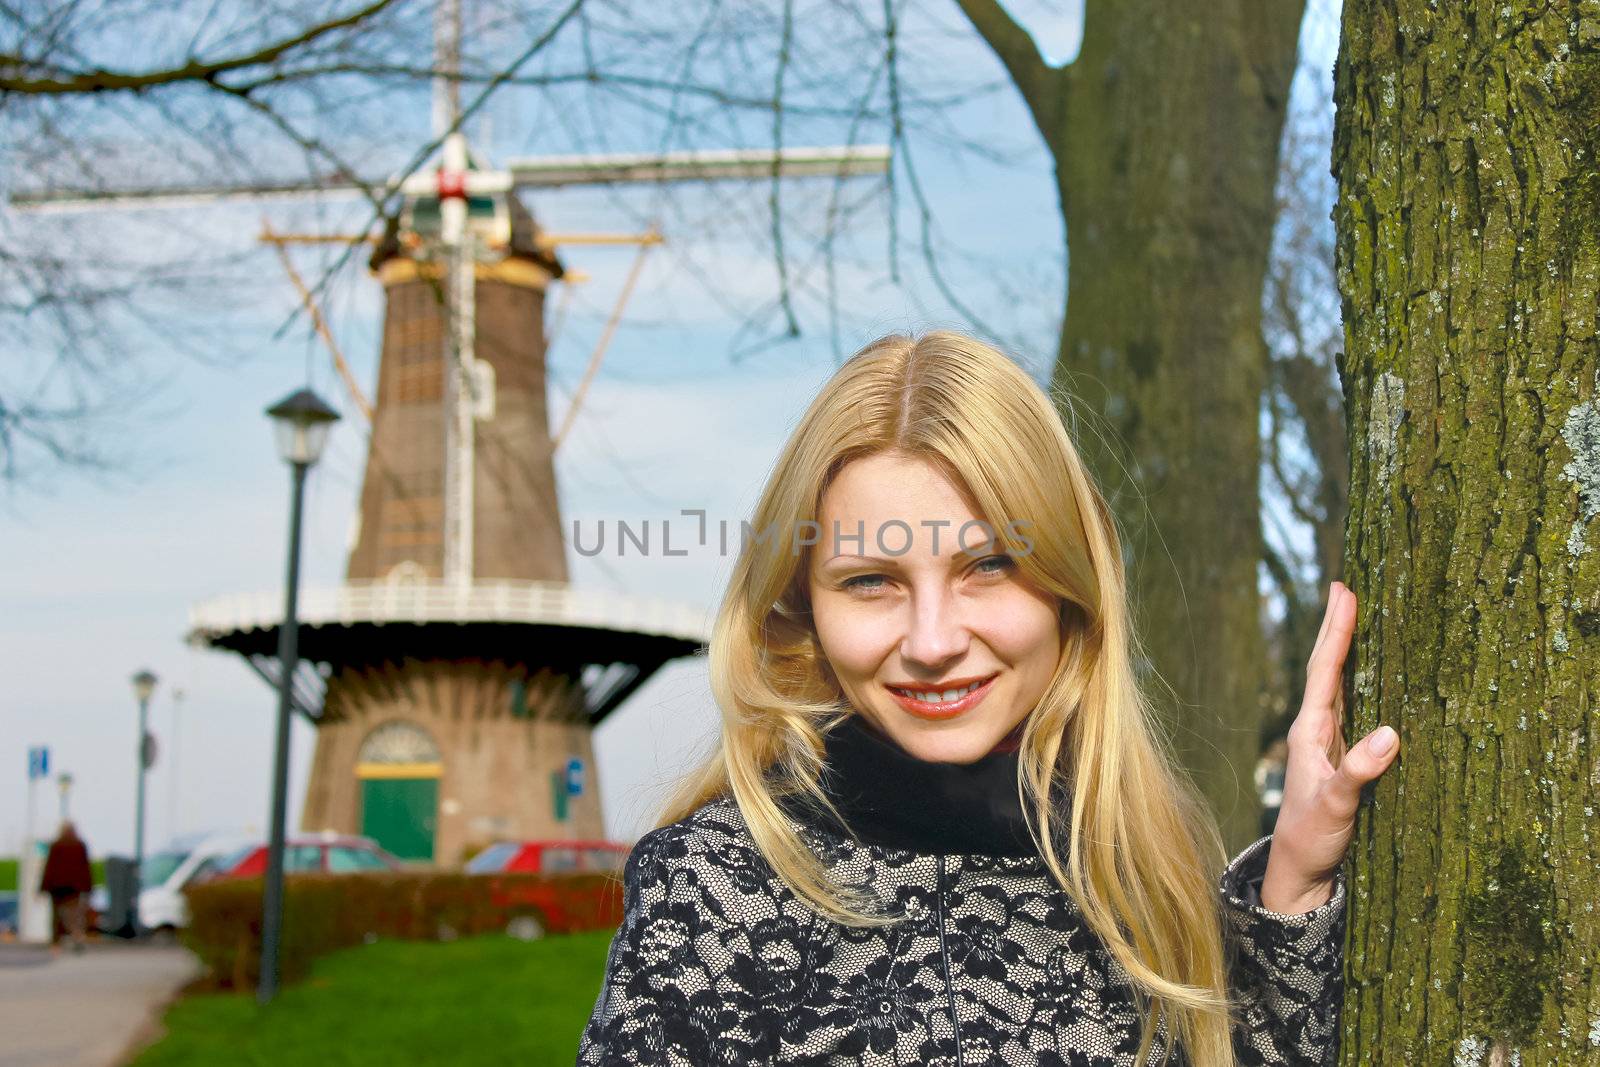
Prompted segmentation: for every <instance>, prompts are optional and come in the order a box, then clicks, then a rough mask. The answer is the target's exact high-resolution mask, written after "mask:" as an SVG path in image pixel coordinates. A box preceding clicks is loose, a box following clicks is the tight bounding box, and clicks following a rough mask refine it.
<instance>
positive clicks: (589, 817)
mask: <svg viewBox="0 0 1600 1067" xmlns="http://www.w3.org/2000/svg"><path fill="white" fill-rule="evenodd" d="M464 199H466V201H467V202H466V205H465V207H466V212H465V215H466V218H465V226H464V232H463V233H462V234H461V235H459V236H460V243H461V244H463V245H464V246H465V247H466V249H467V250H468V254H467V256H466V257H464V258H466V259H467V266H468V270H467V271H464V272H462V274H463V276H464V277H463V278H462V281H464V282H465V283H466V284H468V285H470V292H469V293H467V294H465V300H464V301H463V302H462V303H463V305H464V306H465V307H468V308H470V309H471V310H470V312H468V313H467V314H468V315H470V318H469V317H467V315H463V316H461V318H460V319H457V318H456V317H455V316H454V315H453V314H452V304H451V301H450V300H449V296H450V288H451V286H452V285H454V284H460V283H459V282H458V281H457V279H454V278H452V277H451V271H450V269H449V266H450V259H451V255H452V252H453V249H452V248H451V247H449V245H450V244H451V242H447V241H446V240H444V239H443V238H442V236H441V230H442V226H441V219H442V218H443V217H444V215H445V212H444V211H443V210H441V208H442V207H443V206H444V205H443V204H442V203H441V198H439V197H436V196H417V197H414V198H412V199H411V200H410V201H409V202H408V204H407V206H406V209H405V211H404V212H403V214H402V216H401V219H402V222H401V225H400V226H399V227H398V229H397V231H396V232H395V233H394V234H393V235H391V237H390V238H389V239H387V240H385V241H383V242H381V243H380V244H379V247H378V250H377V252H376V253H375V254H374V255H373V257H372V260H371V266H372V269H373V273H374V275H375V276H376V278H377V280H378V281H379V283H380V284H382V286H383V288H384V295H385V309H384V327H383V342H382V343H383V347H382V350H381V354H380V358H379V369H378V386H377V394H376V403H375V405H374V408H373V417H372V436H371V444H370V450H369V454H368V459H367V467H366V473H365V477H364V479H363V483H362V489H361V496H360V511H359V517H358V531H357V535H356V538H355V543H354V545H353V547H352V549H351V552H350V556H349V560H348V564H347V569H346V582H345V584H344V585H343V586H342V587H341V588H339V589H337V590H323V591H319V590H307V591H305V592H304V593H302V600H303V603H304V607H303V608H302V609H301V616H302V632H301V636H300V647H301V656H302V660H303V661H304V662H305V663H307V664H310V665H311V667H309V668H304V667H303V668H302V671H301V673H300V675H299V676H298V677H297V678H296V679H295V682H296V688H297V692H298V693H299V694H300V696H299V699H298V700H297V703H299V705H300V707H301V710H302V711H303V712H304V713H305V714H306V715H307V716H308V717H310V718H311V719H312V721H314V722H315V723H316V725H317V744H316V754H315V756H314V759H313V764H312V768H311V775H310V781H309V785H308V790H307V795H306V799H305V805H304V808H303V814H302V818H301V824H302V828H304V829H307V830H323V829H329V830H335V831H339V832H344V833H362V834H366V835H368V836H371V837H374V838H375V839H377V840H378V842H379V843H380V844H382V845H384V846H385V847H386V848H388V849H389V850H390V851H392V852H394V853H395V854H396V855H399V856H401V857H403V858H408V859H416V860H432V861H435V862H440V863H445V864H452V863H454V862H456V861H457V860H459V859H460V857H461V856H462V855H463V854H464V853H465V852H467V851H468V850H472V849H475V848H478V847H482V846H484V845H486V844H488V843H490V842H492V841H495V840H502V839H507V838H557V839H563V838H564V839H594V838H601V837H604V818H603V812H602V809H601V804H600V798H599V795H598V791H597V790H596V789H594V788H593V785H592V783H590V784H587V785H585V786H583V787H582V788H581V790H580V791H579V792H577V794H576V795H571V786H570V785H569V783H571V782H572V780H573V779H574V777H575V776H579V777H581V776H582V775H584V774H590V773H591V772H590V771H589V768H592V767H593V764H594V760H593V750H592V744H591V737H592V731H593V728H594V726H595V725H597V724H598V723H599V722H600V721H602V720H603V719H604V717H605V716H606V715H607V714H609V713H610V711H611V710H612V709H614V708H615V707H616V706H617V704H619V703H620V702H621V700H622V699H624V698H625V697H626V696H627V695H629V694H630V693H631V692H632V691H633V690H634V689H636V688H637V686H638V685H639V684H641V683H642V682H643V681H644V680H646V679H647V678H648V677H649V676H650V675H651V674H653V673H654V672H655V671H656V670H657V669H659V667H661V666H662V665H663V664H665V663H666V662H667V661H669V660H670V659H673V658H676V657H679V656H683V655H687V654H690V653H692V652H693V651H694V650H695V649H696V648H697V647H698V646H699V645H700V644H701V643H702V641H703V640H704V637H705V633H704V613H703V612H700V613H696V612H695V611H693V610H690V609H686V608H675V607H673V606H671V605H664V604H659V603H652V602H643V601H639V600H636V599H632V598H622V597H616V596H609V595H597V594H592V593H591V594H587V595H584V594H580V593H578V592H576V591H574V590H573V589H572V588H571V587H570V586H569V584H568V574H567V566H566V556H565V547H564V543H563V541H562V537H561V510H560V504H559V500H558V496H557V486H556V478H555V469H554V465H553V462H552V453H553V445H552V441H551V438H550V420H549V413H548V408H547V393H546V380H545V336H544V305H545V297H546V292H547V288H548V286H549V285H550V283H551V282H552V281H554V280H556V279H559V278H560V277H561V276H562V274H563V268H562V265H561V263H560V261H559V260H558V259H557V258H556V257H555V256H554V254H553V253H552V252H551V251H550V250H549V249H548V248H547V247H546V246H545V245H544V244H543V243H542V242H541V235H540V232H539V230H538V227H537V226H536V225H535V223H534V221H533V219H532V217H531V216H530V215H529V214H528V212H527V211H526V210H525V209H524V208H523V207H522V205H521V204H520V202H519V201H518V200H517V199H516V197H515V195H514V194H512V193H509V192H508V193H505V194H502V195H499V196H493V197H481V198H480V197H470V198H464ZM458 321H459V322H464V323H468V324H470V327H471V337H470V338H467V339H465V340H466V341H467V343H466V344H464V345H462V346H459V347H457V346H455V345H452V344H451V343H450V342H451V337H452V333H453V332H454V331H455V329H456V325H457V322H458ZM463 353H465V354H463ZM463 366H465V367H469V368H471V369H470V370H467V371H461V368H462V367H463ZM453 380H454V381H455V382H459V383H461V384H460V385H459V386H458V387H457V388H455V389H452V387H451V386H452V383H453ZM458 407H459V408H465V409H466V412H465V413H466V415H467V418H466V419H464V420H459V421H458V418H457V415H458V411H457V410H456V409H457V408H458ZM463 424H464V425H465V427H466V432H468V433H470V434H471V440H470V442H466V444H467V446H468V447H467V449H466V452H467V455H468V457H469V458H468V459H466V460H460V459H457V461H456V462H455V463H452V462H451V460H452V454H453V450H454V452H456V453H457V454H459V452H460V451H461V445H462V444H463V442H462V441H461V440H459V439H458V438H457V437H456V436H455V433H453V431H456V430H457V429H458V428H459V427H460V426H462V425H463ZM457 471H460V472H462V476H463V477H466V478H470V479H471V481H470V485H468V486H459V485H452V475H454V474H455V472H457ZM453 501H459V502H462V503H464V505H465V506H467V507H470V509H471V512H470V514H469V515H467V516H466V517H465V519H466V521H459V519H458V520H457V521H455V522H452V517H451V515H450V511H451V507H450V505H451V503H452V502H453ZM452 535H454V536H456V537H466V538H470V546H468V545H455V546H453V545H452V543H451V542H452ZM280 617H281V616H280V611H279V609H278V608H276V607H275V606H273V605H272V604H271V603H270V602H269V601H268V599H267V598H247V599H243V600H241V599H231V598H230V599H224V600H221V601H217V602H213V603H211V604H208V605H202V606H200V607H199V608H197V609H196V610H195V612H194V616H193V619H192V622H193V630H192V632H191V640H192V641H194V642H196V643H199V644H203V645H208V646H210V647H214V648H219V649H226V650H229V651H233V652H237V653H240V654H243V655H245V656H246V657H247V658H248V659H249V660H250V661H251V663H252V665H253V666H255V667H256V668H257V670H258V671H259V672H260V673H261V674H262V675H263V676H264V677H266V678H268V679H269V680H271V681H273V682H274V683H275V682H276V679H277V675H276V662H275V661H274V660H273V659H272V658H271V657H272V650H273V649H274V648H275V647H276V640H277V638H276V630H277V623H278V620H279V618H280ZM319 690H320V692H319Z"/></svg>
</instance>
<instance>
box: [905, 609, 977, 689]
mask: <svg viewBox="0 0 1600 1067" xmlns="http://www.w3.org/2000/svg"><path fill="white" fill-rule="evenodd" d="M910 604H911V618H910V621H909V623H908V625H907V628H906V634H905V637H904V638H903V639H902V640H901V642H900V656H901V658H902V659H904V660H905V661H906V662H908V663H915V664H918V665H919V666H923V667H927V668H928V669H929V670H930V671H937V670H938V669H939V668H941V667H943V666H945V665H946V664H948V663H949V662H950V661H951V660H954V659H959V658H960V657H961V655H962V654H963V653H965V652H966V650H967V642H968V640H969V635H968V633H967V628H966V625H965V624H964V623H963V622H962V620H961V618H960V612H959V611H958V610H957V606H956V604H955V603H954V599H953V598H952V597H951V596H950V595H949V594H948V593H947V592H945V591H943V590H940V591H936V592H922V591H918V592H917V593H916V594H915V595H913V596H912V598H911V601H910Z"/></svg>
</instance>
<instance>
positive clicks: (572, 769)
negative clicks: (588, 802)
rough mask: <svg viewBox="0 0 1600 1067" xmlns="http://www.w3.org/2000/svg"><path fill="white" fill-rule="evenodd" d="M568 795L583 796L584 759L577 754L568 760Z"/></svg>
mask: <svg viewBox="0 0 1600 1067" xmlns="http://www.w3.org/2000/svg"><path fill="white" fill-rule="evenodd" d="M567 796H569V797H581V796H583V760H581V759H579V758H578V757H577V756H573V757H572V758H571V759H569V760H567Z"/></svg>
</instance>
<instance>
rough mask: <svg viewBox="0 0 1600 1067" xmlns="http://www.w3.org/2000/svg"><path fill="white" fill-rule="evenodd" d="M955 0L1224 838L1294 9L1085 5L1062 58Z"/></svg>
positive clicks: (1154, 650) (1231, 794)
mask: <svg viewBox="0 0 1600 1067" xmlns="http://www.w3.org/2000/svg"><path fill="white" fill-rule="evenodd" d="M962 8H963V10H965V11H966V13H967V15H968V17H969V18H970V19H971V20H972V22H973V24H974V25H975V26H977V28H978V30H979V32H980V33H982V34H983V36H984V37H985V39H987V40H988V42H989V43H990V45H991V46H992V47H994V49H995V51H996V53H997V54H998V55H999V56H1000V58H1001V60H1002V61H1003V62H1004V63H1005V64H1006V66H1007V68H1008V70H1009V71H1010V73H1011V75H1012V78H1013V80H1015V81H1016V83H1017V85H1018V87H1019V89H1021V90H1022V93H1023V97H1024V99H1025V100H1027V102H1028V104H1029V106H1030V108H1031V109H1032V112H1033V115H1034V119H1035V121H1036V122H1037V124H1038V126H1039V130H1040V133H1041V134H1042V135H1043V137H1044V139H1045V142H1046V143H1047V144H1048V146H1049V148H1050V151H1051V154H1052V155H1053V157H1054V158H1055V161H1056V177H1057V181H1058V183H1059V187H1060V193H1061V205H1062V210H1063V212H1064V213H1065V217H1066V220H1067V230H1068V246H1069V256H1068V269H1067V303H1066V317H1065V321H1064V323H1063V327H1062V334H1061V349H1060V353H1059V356H1058V361H1057V365H1056V370H1055V374H1054V380H1053V382H1052V385H1053V387H1054V388H1056V389H1058V390H1064V391H1065V392H1066V393H1067V394H1068V395H1069V396H1070V397H1071V401H1070V405H1068V404H1066V403H1064V404H1063V414H1064V415H1065V416H1066V417H1067V420H1068V425H1069V426H1071V427H1072V428H1073V431H1074V439H1075V440H1076V441H1078V442H1079V443H1080V445H1081V446H1082V448H1083V450H1084V452H1085V458H1086V460H1087V461H1088V462H1089V464H1090V465H1091V467H1092V469H1093V470H1094V472H1095V476H1096V478H1097V479H1098V480H1099V481H1100V483H1101V485H1102V486H1103V487H1104V488H1105V490H1106V493H1107V495H1108V498H1109V499H1110V501H1111V503H1112V506H1113V508H1114V509H1115V511H1116V514H1117V517H1118V520H1119V522H1120V524H1121V527H1122V529H1123V531H1124V533H1125V534H1126V535H1127V539H1128V553H1129V555H1130V557H1131V558H1130V582H1131V584H1132V586H1133V594H1134V604H1135V606H1136V610H1137V622H1138V625H1139V628H1140V632H1141V634H1142V635H1143V637H1144V640H1145V644H1146V646H1147V650H1148V652H1149V655H1150V659H1151V661H1152V662H1151V666H1152V667H1153V668H1154V670H1155V672H1156V673H1157V674H1158V675H1159V681H1158V680H1157V679H1155V678H1152V679H1151V681H1152V682H1155V683H1156V685H1157V695H1158V697H1167V699H1164V700H1161V701H1160V703H1161V705H1162V707H1163V710H1165V711H1167V712H1168V713H1169V714H1170V716H1171V718H1170V725H1171V734H1172V738H1173V742H1174V745H1175V748H1176V750H1177V752H1178V754H1179V756H1180V758H1181V759H1182V760H1183V762H1184V763H1185V765H1186V766H1187V768H1188V769H1189V771H1190V773H1191V774H1193V776H1194V777H1195V779H1196V781H1197V782H1198V783H1199V785H1200V787H1201V789H1202V790H1203V791H1204V792H1205V794H1206V795H1207V797H1208V798H1209V800H1210V801H1211V803H1212V806H1213V810H1214V811H1215V813H1216V815H1217V818H1218V821H1219V822H1220V823H1221V825H1222V829H1223V835H1224V838H1225V840H1226V841H1227V843H1228V844H1229V845H1230V847H1232V848H1239V847H1242V846H1243V845H1245V844H1248V843H1249V842H1250V841H1252V840H1254V839H1255V838H1256V836H1257V835H1258V812H1259V811H1260V806H1259V804H1258V802H1257V798H1256V792H1255V787H1254V784H1253V771H1254V765H1255V759H1256V755H1257V749H1258V743H1259V728H1260V725H1261V722H1262V719H1263V712H1264V701H1265V696H1266V694H1265V692H1264V688H1265V685H1264V683H1265V678H1266V675H1267V671H1266V667H1265V663H1264V657H1265V655H1266V650H1265V646H1264V643H1263V640H1262V634H1261V597H1260V595H1259V593H1258V591H1257V582H1258V578H1257V567H1258V565H1259V563H1260V561H1261V558H1262V536H1261V526H1260V516H1259V495H1260V488H1259V487H1260V471H1259V468H1260V464H1261V449H1260V443H1259V432H1260V431H1259V419H1260V405H1261V396H1262V388H1263V386H1264V384H1265V381H1266V361H1267V353H1266V347H1265V344H1264V343H1263V341H1262V335H1261V301H1262V289H1263V285H1264V282H1265V278H1266V268H1267V257H1268V250H1269V246H1270V241H1271V235H1272V226H1273V217H1274V203H1275V202H1274V184H1275V181H1276V177H1277V169H1278V147H1279V138H1280V136H1281V134H1282V132H1283V122H1284V115H1285V112H1286V109H1287V104H1288V97H1289V83H1290V79H1291V78H1292V76H1293V73H1294V69H1295V54H1296V46H1297V42H1298V37H1299V31H1300V21H1301V15H1302V13H1303V11H1304V5H1303V3H1301V2H1298V0H1290V2H1284V3H1274V4H1260V3H1250V2H1247V0H1217V2H1215V3H1211V4H1207V5H1204V6H1191V7H1187V8H1183V7H1174V6H1173V5H1172V4H1170V3H1166V2H1164V0H1119V2H1118V3H1115V4H1109V3H1108V4H1097V3H1090V4H1089V5H1088V6H1087V10H1086V14H1085V26H1084V38H1083V47H1082V49H1081V50H1080V52H1079V54H1078V57H1077V59H1076V60H1074V61H1073V63H1072V64H1071V65H1070V66H1067V67H1064V68H1059V69H1051V68H1049V67H1046V66H1045V65H1044V64H1043V61H1042V60H1040V59H1039V57H1038V53H1037V51H1036V50H1035V49H1034V48H1033V47H1032V43H1031V41H1029V40H1028V39H1027V38H1026V35H1025V34H1023V33H1022V32H1021V30H1020V29H1019V28H1018V27H1016V25H1015V24H1014V23H1012V22H1010V20H1009V19H1007V18H1006V17H1005V16H1004V13H1003V12H999V11H998V8H997V7H996V6H995V5H994V4H993V3H992V0H984V2H980V0H962ZM1161 681H1164V682H1165V684H1166V685H1167V686H1170V687H1171V690H1172V693H1171V694H1170V695H1169V694H1167V693H1166V692H1165V690H1164V689H1161V688H1160V682H1161Z"/></svg>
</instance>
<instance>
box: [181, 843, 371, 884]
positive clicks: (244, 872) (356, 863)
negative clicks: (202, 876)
mask: <svg viewBox="0 0 1600 1067" xmlns="http://www.w3.org/2000/svg"><path fill="white" fill-rule="evenodd" d="M402 867H403V864H402V863H401V862H400V861H399V860H398V859H396V858H395V857H394V856H392V855H390V854H389V853H387V852H385V851H384V850H383V849H382V848H380V847H379V846H378V843H377V842H376V841H374V840H372V838H370V837H356V836H353V835H349V834H331V833H323V834H291V835H289V836H288V837H286V838H285V839H284V842H283V871H284V873H285V874H299V873H302V872H305V871H323V872H325V873H328V874H349V873H353V872H355V871H398V870H400V869H401V868H402ZM266 873H267V843H266V842H265V841H253V842H251V843H250V844H248V845H246V846H245V847H244V848H240V849H235V850H234V851H233V852H232V853H231V854H230V855H228V856H226V857H224V858H223V859H222V860H221V861H220V862H219V863H218V865H217V868H216V869H215V871H213V872H212V874H211V875H210V877H211V878H217V879H221V878H260V877H262V876H263V875H265V874H266Z"/></svg>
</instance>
